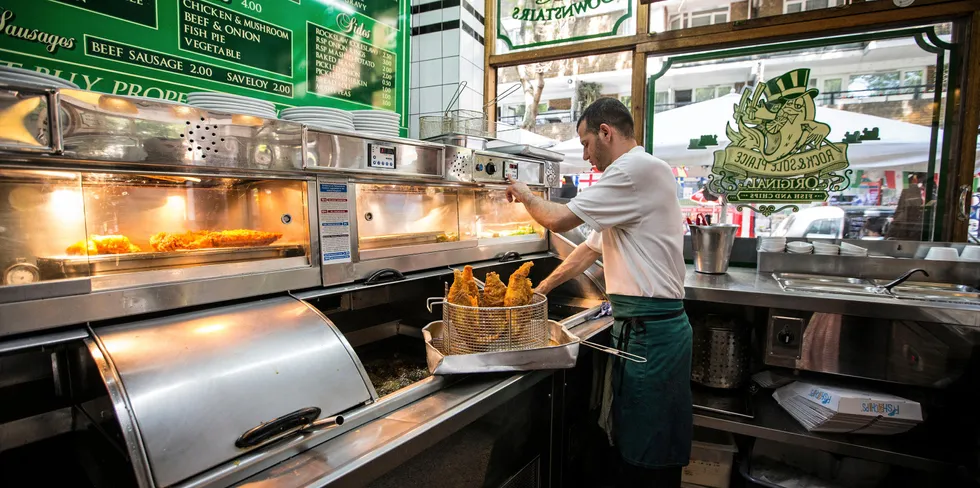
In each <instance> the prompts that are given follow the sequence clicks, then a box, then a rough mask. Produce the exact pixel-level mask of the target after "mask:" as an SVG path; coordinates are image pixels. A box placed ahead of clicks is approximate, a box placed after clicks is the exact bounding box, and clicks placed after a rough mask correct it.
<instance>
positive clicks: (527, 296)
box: [504, 261, 534, 307]
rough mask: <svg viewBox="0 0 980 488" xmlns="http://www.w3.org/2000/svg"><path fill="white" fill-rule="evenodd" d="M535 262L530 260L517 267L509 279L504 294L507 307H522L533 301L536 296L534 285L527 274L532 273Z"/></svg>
mask: <svg viewBox="0 0 980 488" xmlns="http://www.w3.org/2000/svg"><path fill="white" fill-rule="evenodd" d="M531 266H534V263H533V262H531V261H528V262H526V263H524V264H522V265H521V267H520V268H517V271H514V274H512V275H510V279H509V280H508V281H507V292H506V293H505V294H504V306H505V307H520V306H523V305H528V304H530V303H531V298H532V297H533V296H534V286H533V285H532V283H531V280H530V279H528V277H527V275H529V274H530V273H531Z"/></svg>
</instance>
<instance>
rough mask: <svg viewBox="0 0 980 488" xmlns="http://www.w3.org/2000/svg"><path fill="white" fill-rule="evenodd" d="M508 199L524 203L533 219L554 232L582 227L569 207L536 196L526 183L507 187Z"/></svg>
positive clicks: (517, 183) (515, 183) (580, 220)
mask: <svg viewBox="0 0 980 488" xmlns="http://www.w3.org/2000/svg"><path fill="white" fill-rule="evenodd" d="M507 198H508V199H509V200H511V201H514V200H516V201H518V202H520V203H523V204H524V208H526V209H527V213H529V214H531V218H532V219H534V221H535V222H537V223H539V224H541V225H543V226H545V227H546V228H547V229H548V230H550V231H552V232H565V231H567V230H572V229H574V228H576V227H578V226H579V225H582V219H580V218H579V217H578V216H577V215H575V214H574V213H572V211H571V210H569V209H568V207H567V206H565V205H562V204H560V203H555V202H549V201H547V200H545V199H543V198H541V197H539V196H537V195H535V194H534V192H532V191H531V189H530V188H528V187H527V185H525V184H524V183H521V182H511V184H510V186H508V187H507Z"/></svg>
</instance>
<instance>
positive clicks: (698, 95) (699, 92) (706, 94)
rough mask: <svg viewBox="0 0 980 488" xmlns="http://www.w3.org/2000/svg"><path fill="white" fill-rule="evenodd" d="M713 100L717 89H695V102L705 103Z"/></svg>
mask: <svg viewBox="0 0 980 488" xmlns="http://www.w3.org/2000/svg"><path fill="white" fill-rule="evenodd" d="M712 98H715V87H713V86H709V87H707V88H695V89H694V101H696V102H703V101H706V100H711V99H712Z"/></svg>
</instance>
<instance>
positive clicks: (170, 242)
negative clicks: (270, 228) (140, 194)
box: [150, 229, 282, 252]
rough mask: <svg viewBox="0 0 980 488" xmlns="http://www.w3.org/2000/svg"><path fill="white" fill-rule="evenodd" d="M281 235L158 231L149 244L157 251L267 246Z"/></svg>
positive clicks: (228, 231) (250, 232)
mask: <svg viewBox="0 0 980 488" xmlns="http://www.w3.org/2000/svg"><path fill="white" fill-rule="evenodd" d="M281 237H282V234H281V233H279V232H263V231H260V230H249V229H235V230H221V231H208V230H197V231H195V230H189V231H187V232H183V233H178V232H160V233H158V234H155V235H154V236H152V237H150V246H151V247H153V250H155V251H159V252H170V251H178V250H194V249H209V248H213V247H255V246H268V245H269V244H272V243H273V242H276V241H277V240H279V239H280V238H281Z"/></svg>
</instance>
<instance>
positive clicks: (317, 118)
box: [279, 107, 354, 132]
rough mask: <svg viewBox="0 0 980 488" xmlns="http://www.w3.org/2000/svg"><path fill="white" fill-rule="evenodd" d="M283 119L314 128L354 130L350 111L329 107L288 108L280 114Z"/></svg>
mask: <svg viewBox="0 0 980 488" xmlns="http://www.w3.org/2000/svg"><path fill="white" fill-rule="evenodd" d="M279 115H280V116H281V117H282V120H289V121H292V122H300V123H303V124H306V125H309V126H312V127H313V128H314V129H317V128H320V129H328V130H329V129H336V130H343V131H348V132H353V131H354V116H353V115H351V113H350V112H347V111H344V110H340V109H336V108H329V107H295V108H287V109H285V110H283V111H282V112H281V113H280V114H279Z"/></svg>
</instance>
